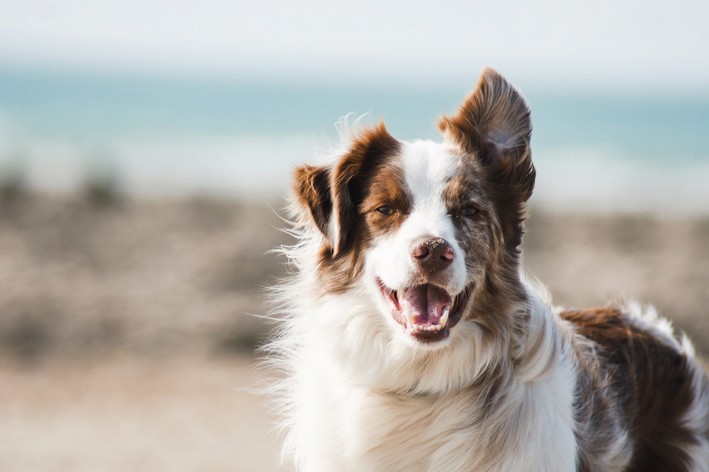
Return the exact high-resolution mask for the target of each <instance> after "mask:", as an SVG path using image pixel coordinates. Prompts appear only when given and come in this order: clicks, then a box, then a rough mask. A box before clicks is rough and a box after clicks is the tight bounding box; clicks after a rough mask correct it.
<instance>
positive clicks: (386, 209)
mask: <svg viewBox="0 0 709 472" xmlns="http://www.w3.org/2000/svg"><path fill="white" fill-rule="evenodd" d="M377 211H378V212H379V213H381V214H382V215H384V216H391V215H393V214H394V209H393V208H392V207H389V206H386V205H384V206H380V207H379V208H377Z"/></svg>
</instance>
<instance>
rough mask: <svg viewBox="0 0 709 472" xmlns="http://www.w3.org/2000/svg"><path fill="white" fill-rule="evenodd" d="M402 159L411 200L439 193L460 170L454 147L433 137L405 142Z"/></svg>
mask: <svg viewBox="0 0 709 472" xmlns="http://www.w3.org/2000/svg"><path fill="white" fill-rule="evenodd" d="M401 161H402V167H403V171H404V181H405V183H406V185H407V187H408V188H409V189H410V191H411V192H412V194H413V197H414V203H417V200H418V201H419V202H420V201H421V200H424V199H430V198H432V197H440V195H441V192H442V190H443V188H444V187H445V186H446V184H447V183H448V182H450V180H451V179H452V178H453V177H454V176H455V175H456V174H458V173H459V172H461V170H462V169H461V167H462V157H461V155H460V153H459V152H458V151H457V150H456V148H455V147H453V146H450V145H448V144H446V143H437V142H433V141H413V142H405V143H404V145H403V147H402V149H401Z"/></svg>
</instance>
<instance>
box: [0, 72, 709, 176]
mask: <svg viewBox="0 0 709 472" xmlns="http://www.w3.org/2000/svg"><path fill="white" fill-rule="evenodd" d="M473 83H474V81H473V80H471V81H470V83H456V84H448V85H440V86H434V85H430V84H428V85H425V86H424V85H406V86H402V87H398V88H397V87H393V86H391V85H385V84H376V83H362V84H350V85H346V86H345V85H341V84H337V83H318V82H317V80H316V81H313V82H310V83H303V82H293V81H290V80H288V78H286V77H284V78H282V79H278V78H268V79H263V80H255V79H250V80H243V79H239V78H233V79H230V80H227V79H209V78H204V79H180V78H170V77H159V78H158V77H127V76H108V75H95V74H94V75H91V74H79V73H74V74H72V73H66V72H57V71H36V70H18V69H5V70H2V69H0V162H1V161H2V159H3V154H5V157H6V155H8V154H12V153H14V154H21V155H24V156H25V158H26V159H28V160H32V159H34V160H40V161H42V162H51V161H52V160H53V159H55V160H57V161H59V160H61V159H65V160H66V159H68V158H67V157H66V156H68V155H69V156H70V155H73V156H74V158H75V159H78V160H79V161H81V160H82V159H83V160H86V157H85V156H84V157H81V156H77V155H78V154H81V153H84V154H85V153H91V152H94V153H95V152H96V151H95V150H97V149H98V150H101V153H102V154H103V155H110V156H112V157H111V159H113V161H114V162H113V164H112V165H114V166H115V167H116V168H117V169H118V170H119V171H120V169H121V166H122V164H121V163H122V162H124V161H125V162H126V163H127V164H126V166H132V167H131V169H132V170H130V171H125V172H123V174H124V176H125V178H126V179H128V180H130V179H131V175H139V174H141V169H140V167H141V166H144V171H145V172H144V173H147V174H149V173H150V169H151V166H152V167H153V169H152V170H153V171H155V167H156V166H158V167H159V166H161V165H162V166H170V165H174V166H181V167H184V171H183V173H184V174H189V168H190V166H193V167H194V168H195V169H198V172H195V174H196V175H197V176H198V178H201V179H206V180H207V181H208V180H209V172H210V170H209V169H213V170H214V171H216V172H218V173H219V172H221V171H220V170H219V169H220V165H221V164H219V163H223V162H224V161H225V159H231V160H233V161H234V162H231V164H230V165H232V166H233V165H234V164H235V162H236V161H239V163H240V164H239V165H240V166H242V167H244V168H248V169H249V171H250V172H254V173H257V174H258V173H259V172H261V173H263V174H268V173H270V172H273V170H274V169H275V168H276V167H278V166H281V167H283V166H285V167H287V166H288V165H293V164H294V163H296V162H299V161H302V160H307V159H308V158H309V155H310V153H311V152H314V151H315V149H312V148H318V147H319V146H320V145H321V144H322V145H323V146H326V145H327V143H328V142H334V141H336V133H335V130H334V127H333V123H334V122H335V121H336V120H337V119H338V118H339V117H341V116H343V115H345V114H347V113H355V114H357V115H359V114H364V113H369V121H378V120H379V119H382V118H383V119H385V121H386V122H387V126H388V128H389V129H390V131H391V132H392V134H394V135H395V136H397V137H399V138H401V139H414V138H434V139H437V138H438V133H437V130H436V126H435V124H436V121H437V118H438V117H439V116H440V115H441V114H443V113H452V112H454V111H455V109H456V107H457V105H458V104H459V103H460V102H461V100H462V98H463V97H464V96H465V95H466V93H467V92H468V91H469V89H470V88H471V87H472V85H473ZM517 85H518V86H519V87H520V88H521V89H522V90H523V92H524V94H525V96H526V97H527V99H528V101H529V103H530V105H531V107H532V111H533V124H534V129H535V131H534V137H533V146H534V150H535V158H536V159H537V160H538V161H539V162H542V163H543V162H544V160H545V159H547V160H548V161H549V162H557V161H558V160H561V159H563V160H566V161H568V162H567V164H568V163H573V162H577V161H578V162H579V163H580V164H581V168H583V165H584V162H582V161H584V160H589V159H593V157H592V156H599V155H600V156H602V157H603V159H604V160H603V165H606V166H607V165H608V162H615V163H619V164H622V165H623V166H626V167H625V168H626V169H627V166H651V167H652V168H653V169H657V170H658V171H660V172H661V171H663V170H665V169H673V170H676V169H688V170H690V171H691V170H692V169H694V168H701V169H704V168H705V167H707V165H709V98H707V97H705V96H691V95H680V96H674V97H669V96H662V95H638V94H633V93H629V94H628V93H625V94H623V93H611V92H599V91H593V90H579V91H577V92H574V93H572V92H570V91H568V90H566V91H563V92H561V91H559V92H557V91H555V90H552V89H543V88H539V87H537V88H534V87H531V86H530V87H526V86H525V84H524V83H518V84H517ZM171 142H176V143H180V144H179V148H180V150H182V151H184V150H185V149H187V148H189V143H193V144H194V146H195V148H196V149H198V148H200V147H201V146H203V144H202V143H215V142H216V143H221V144H220V145H219V146H218V147H219V149H220V151H219V152H213V149H212V150H210V149H211V148H210V149H207V151H205V152H199V156H195V157H194V158H192V157H191V154H190V153H189V152H186V151H185V152H172V151H170V150H169V149H170V147H169V146H168V145H167V144H166V143H171ZM292 142H296V143H298V144H296V145H294V146H295V147H296V148H297V149H294V153H292V154H291V153H289V152H288V148H289V146H290V145H291V144H289V143H292ZM37 143H45V145H43V146H38V145H37ZM126 143H131V145H126ZM135 143H139V145H138V146H137V147H138V148H140V149H141V150H142V151H141V152H143V154H142V155H141V156H138V155H137V154H136V152H137V151H136V150H135V149H136V145H135ZM224 143H231V144H229V145H227V144H224ZM244 143H246V144H244ZM131 146H132V147H131ZM229 146H232V147H231V148H230V147H229ZM54 147H56V148H57V149H59V148H61V149H63V150H64V151H63V152H58V153H57V156H56V157H52V156H51V155H48V154H51V149H53V148H54ZM269 147H273V149H274V151H273V152H269V151H268V148H269ZM207 148H209V146H207ZM149 149H153V151H154V153H153V154H150V153H149V152H148V151H147V150H149ZM229 149H233V150H234V151H233V153H234V155H232V156H231V157H230V158H229V157H226V156H227V155H228V154H229V153H230V151H229ZM245 149H248V150H249V151H248V152H247V151H245ZM254 149H255V150H256V151H253V150H254ZM131 153H133V154H131ZM161 153H162V155H159V154H161ZM39 154H43V155H39ZM171 155H172V157H171ZM61 156H64V157H61ZM547 156H550V157H547ZM210 160H212V161H213V162H212V163H211V164H210ZM599 162H600V161H599ZM141 163H142V164H141ZM286 164H287V165H286ZM72 165H73V164H72ZM77 165H79V166H80V165H81V164H77ZM599 165H600V164H599ZM28 167H31V168H37V167H41V166H37V165H30V166H28ZM50 167H51V166H50ZM157 174H159V172H157ZM276 174H278V172H276ZM279 175H280V174H279ZM196 178H197V177H196ZM219 178H223V176H219ZM185 179H189V177H185ZM138 180H139V179H138ZM217 180H218V179H217ZM37 181H38V182H41V181H42V179H41V178H38V179H37ZM241 184H244V182H241V183H240V182H236V183H235V185H237V186H238V185H241ZM179 185H180V184H178V185H177V186H178V187H179ZM707 185H709V182H707ZM168 187H169V185H168ZM187 187H189V185H187ZM202 187H208V182H202ZM178 190H179V189H178Z"/></svg>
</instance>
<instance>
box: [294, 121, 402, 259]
mask: <svg viewBox="0 0 709 472" xmlns="http://www.w3.org/2000/svg"><path fill="white" fill-rule="evenodd" d="M399 145H400V144H399V142H398V141H397V140H396V139H394V138H393V137H392V136H391V135H390V134H389V132H388V131H387V130H386V128H385V127H384V124H383V123H382V124H379V125H377V126H376V127H374V128H372V129H369V130H366V131H364V132H362V133H360V135H359V136H357V138H356V139H355V140H354V141H353V142H352V144H351V146H350V148H349V150H348V151H347V152H346V153H345V154H344V155H343V156H342V157H341V158H340V160H339V161H338V162H337V163H336V164H335V165H334V166H333V167H332V168H329V167H313V166H303V167H300V168H298V169H296V171H295V176H294V177H295V191H296V196H297V198H298V203H299V204H300V206H301V207H303V208H305V209H307V211H308V213H309V215H310V219H311V221H312V222H313V223H314V224H315V226H316V227H317V228H318V229H319V230H320V232H321V233H322V234H323V235H324V236H325V238H326V240H327V242H328V244H329V245H330V246H331V247H332V257H336V256H338V255H339V254H342V253H343V252H345V251H346V250H347V249H348V248H350V247H351V246H352V243H353V241H354V239H355V233H356V230H357V216H358V215H357V208H358V206H359V204H360V203H361V202H362V200H363V199H364V198H365V196H366V195H365V193H366V186H367V181H368V179H369V178H370V177H371V175H372V173H373V172H374V170H375V169H376V168H377V167H378V166H379V165H380V164H381V163H382V162H383V161H384V159H386V158H387V157H389V156H391V155H393V154H394V153H395V152H396V151H397V150H398V149H399ZM333 219H334V220H333Z"/></svg>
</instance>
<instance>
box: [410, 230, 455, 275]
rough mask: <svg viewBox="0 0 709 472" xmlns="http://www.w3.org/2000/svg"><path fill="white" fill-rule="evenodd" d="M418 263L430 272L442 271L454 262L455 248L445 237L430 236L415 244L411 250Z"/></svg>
mask: <svg viewBox="0 0 709 472" xmlns="http://www.w3.org/2000/svg"><path fill="white" fill-rule="evenodd" d="M411 257H413V258H414V259H415V260H416V262H417V263H418V265H420V266H421V268H422V269H423V270H425V271H426V272H428V273H435V272H440V271H442V270H443V269H445V268H446V267H448V266H449V265H451V262H453V249H451V247H450V244H448V241H446V240H445V239H443V238H429V239H425V240H423V241H420V242H417V243H416V244H414V248H413V249H412V250H411Z"/></svg>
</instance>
